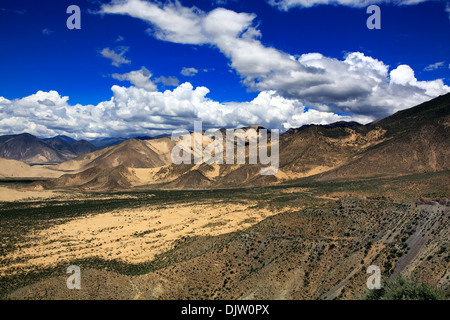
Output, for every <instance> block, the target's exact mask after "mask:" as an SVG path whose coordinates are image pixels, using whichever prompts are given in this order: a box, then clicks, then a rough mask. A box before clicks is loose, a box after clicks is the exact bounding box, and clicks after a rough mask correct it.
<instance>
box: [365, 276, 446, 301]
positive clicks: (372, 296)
mask: <svg viewBox="0 0 450 320" xmlns="http://www.w3.org/2000/svg"><path fill="white" fill-rule="evenodd" d="M363 299H365V300H445V295H444V294H443V293H442V292H440V291H439V290H437V289H435V288H432V287H430V286H427V285H426V284H425V283H423V282H421V281H418V280H417V279H416V278H414V277H413V278H411V279H406V278H404V277H403V276H400V277H398V278H397V279H395V280H394V281H387V282H385V283H384V285H383V286H382V288H381V289H378V290H368V291H367V292H366V293H365V295H364V297H363Z"/></svg>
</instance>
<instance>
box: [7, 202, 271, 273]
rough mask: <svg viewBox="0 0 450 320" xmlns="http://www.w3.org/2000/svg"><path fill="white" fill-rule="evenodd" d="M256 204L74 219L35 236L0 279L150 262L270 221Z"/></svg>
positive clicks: (186, 207) (136, 211)
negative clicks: (105, 263) (60, 268)
mask: <svg viewBox="0 0 450 320" xmlns="http://www.w3.org/2000/svg"><path fill="white" fill-rule="evenodd" d="M255 205H256V203H252V202H247V203H242V204H231V205H230V204H229V203H221V202H218V203H204V204H194V203H185V204H181V205H178V204H177V205H171V206H167V207H162V206H148V207H141V208H136V209H126V210H120V211H111V212H107V213H101V214H92V215H90V216H86V217H82V218H77V219H75V220H71V221H68V222H66V223H63V224H60V225H56V226H54V227H51V228H49V229H45V230H42V231H40V232H37V233H35V234H28V235H27V236H26V237H25V239H24V241H23V243H22V244H21V245H19V249H18V250H16V251H14V252H12V253H10V254H8V255H7V256H6V257H5V258H6V259H8V260H9V261H12V263H9V264H8V265H3V266H1V267H0V275H9V274H14V273H15V271H17V270H22V271H23V270H27V269H34V268H35V267H47V266H52V265H55V264H57V263H61V262H67V263H70V261H71V260H75V259H82V258H88V257H100V258H103V259H120V260H122V261H126V262H129V263H140V262H146V261H151V260H152V259H153V258H154V257H155V255H156V254H159V253H162V252H164V251H167V250H168V249H170V248H171V247H172V246H173V243H174V241H175V240H177V239H180V238H182V237H185V236H196V235H201V236H204V235H219V234H225V233H228V232H233V231H236V230H242V229H245V228H248V227H249V226H251V225H253V224H255V223H257V222H259V221H261V220H262V219H264V218H266V217H268V216H270V215H273V214H274V213H271V212H269V211H268V210H266V209H260V208H258V209H255V208H252V206H255Z"/></svg>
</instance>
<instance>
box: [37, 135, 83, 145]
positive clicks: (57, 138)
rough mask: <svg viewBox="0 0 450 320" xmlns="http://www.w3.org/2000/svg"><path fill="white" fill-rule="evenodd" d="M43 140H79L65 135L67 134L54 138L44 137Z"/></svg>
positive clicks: (67, 141)
mask: <svg viewBox="0 0 450 320" xmlns="http://www.w3.org/2000/svg"><path fill="white" fill-rule="evenodd" d="M42 140H44V141H56V140H58V141H62V142H65V143H75V142H77V140H75V139H73V138H71V137H68V136H65V135H58V136H56V137H53V138H45V139H42Z"/></svg>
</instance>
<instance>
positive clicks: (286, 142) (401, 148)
mask: <svg viewBox="0 0 450 320" xmlns="http://www.w3.org/2000/svg"><path fill="white" fill-rule="evenodd" d="M449 115H450V94H447V95H444V96H440V97H438V98H435V99H433V100H431V101H429V102H426V103H423V104H421V105H418V106H416V107H413V108H410V109H407V110H403V111H399V112H397V113H395V114H394V115H392V116H389V117H387V118H384V119H381V120H378V121H375V122H373V123H370V124H368V125H361V124H359V123H356V122H350V123H349V122H338V123H334V124H330V125H307V126H303V127H300V128H293V129H290V130H288V131H286V132H285V133H284V134H283V135H281V136H280V142H279V148H280V152H279V158H280V166H279V170H278V173H277V174H276V175H274V176H263V175H261V174H260V169H261V167H262V165H260V164H256V165H250V164H248V163H249V161H248V152H247V158H246V162H245V163H246V164H239V165H238V164H235V165H225V164H223V165H220V164H207V163H205V162H202V163H199V164H182V165H175V164H173V163H172V161H171V151H172V149H173V147H174V146H175V144H176V142H175V141H172V140H171V138H170V137H163V138H159V139H151V140H139V139H129V140H126V141H123V142H121V143H118V144H115V145H112V146H109V147H106V148H103V149H100V150H97V149H96V147H95V146H93V145H92V144H89V143H88V142H86V141H76V142H74V141H72V140H71V139H70V138H68V139H67V138H63V137H59V138H58V137H56V138H53V139H49V140H47V141H43V140H41V139H38V138H36V137H33V136H31V135H28V134H22V135H17V136H3V137H0V156H2V157H4V158H9V159H16V160H22V161H24V162H28V163H43V162H61V161H62V160H67V161H65V162H62V163H60V164H58V165H54V166H50V167H49V168H50V169H51V170H53V171H56V172H60V174H61V177H59V178H57V179H53V180H51V181H46V182H43V183H41V184H42V186H43V187H44V188H49V189H53V188H81V189H87V190H108V189H122V188H133V187H146V186H151V187H152V188H175V189H179V188H224V187H237V186H258V185H269V184H279V183H287V182H291V181H295V180H298V179H302V178H305V177H310V176H313V178H314V179H316V180H334V179H340V178H363V177H374V176H399V175H404V174H411V173H423V172H436V171H443V170H449V169H450V165H449V162H448V161H447V160H448V158H449V150H450V143H449V141H450V140H449V126H450V118H449ZM250 129H252V127H249V128H245V130H250ZM191 136H193V134H191ZM205 147H206V146H205V143H204V144H203V148H205ZM269 148H270V146H269ZM247 149H248V145H247ZM191 152H192V153H193V152H194V151H193V149H192V150H191ZM77 155H78V157H77Z"/></svg>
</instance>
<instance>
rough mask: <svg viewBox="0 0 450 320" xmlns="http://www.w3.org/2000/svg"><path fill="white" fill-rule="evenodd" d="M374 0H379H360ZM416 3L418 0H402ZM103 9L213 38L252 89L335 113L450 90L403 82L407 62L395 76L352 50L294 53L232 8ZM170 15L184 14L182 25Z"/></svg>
mask: <svg viewBox="0 0 450 320" xmlns="http://www.w3.org/2000/svg"><path fill="white" fill-rule="evenodd" d="M350 2H352V1H344V0H343V1H341V2H340V3H342V4H344V3H346V4H350ZM368 2H372V1H364V2H358V3H359V4H361V3H365V4H367V3H368ZM413 2H417V1H403V2H402V3H403V4H412V3H413ZM306 3H309V4H313V3H315V2H314V1H310V2H305V4H306ZM324 3H325V2H324ZM326 3H330V2H326ZM353 5H355V6H357V5H358V4H357V3H354V4H353ZM102 12H103V13H116V14H126V15H130V16H132V17H135V18H139V19H142V20H144V21H146V22H148V23H150V24H151V25H153V26H154V27H155V28H156V30H157V33H155V36H156V37H157V38H158V39H161V40H164V41H170V42H175V43H184V44H210V45H213V46H215V47H217V48H218V49H219V50H220V51H221V52H222V53H223V54H224V55H225V56H226V57H227V58H228V59H229V60H230V66H231V67H232V68H233V69H234V70H235V71H236V72H237V73H238V74H239V75H240V76H241V77H242V81H243V83H244V84H245V85H246V86H248V87H249V88H251V89H253V90H256V91H270V90H275V91H276V93H277V94H278V95H280V96H283V97H285V98H290V99H298V100H299V101H302V102H303V103H305V104H307V105H309V106H314V107H316V108H318V107H319V106H321V105H327V107H328V108H329V109H330V110H333V111H334V112H345V113H355V114H359V115H363V116H371V117H383V116H387V115H389V114H391V113H393V112H396V111H398V110H400V109H404V108H408V107H411V106H414V105H416V104H419V103H421V102H424V101H426V100H429V99H431V98H433V97H435V96H436V95H439V94H444V93H447V92H449V91H450V87H448V86H446V85H444V83H443V81H442V80H439V79H438V80H434V81H428V82H426V81H417V80H415V81H410V82H408V83H405V84H400V83H397V82H396V81H397V80H398V81H401V80H400V78H399V77H400V76H401V75H399V74H398V73H399V72H403V71H405V70H402V68H400V69H399V70H397V71H395V72H394V73H393V74H394V81H391V78H390V73H389V66H388V65H386V64H384V63H383V62H382V61H379V60H377V59H374V58H372V57H369V56H366V55H364V54H363V53H360V52H351V53H348V54H347V55H346V56H345V57H344V59H343V60H339V59H336V58H329V57H325V56H323V55H322V54H320V53H305V54H302V55H291V54H288V53H285V52H283V51H281V50H278V49H276V48H272V47H268V46H265V45H264V44H263V43H262V42H261V41H260V38H261V32H260V31H259V30H258V29H257V27H255V26H254V20H255V18H256V15H254V14H249V13H237V12H234V11H231V10H227V9H224V8H217V9H214V10H212V11H210V12H209V13H206V12H203V11H201V10H199V9H197V8H195V7H192V8H187V7H183V6H182V5H181V4H179V3H178V2H177V3H175V4H167V5H156V4H150V3H148V2H144V1H141V0H128V1H121V2H114V3H112V4H110V5H104V6H103V7H102ZM187 20H188V21H187ZM169 21H180V23H181V27H179V28H178V27H175V26H174V25H176V23H174V24H169ZM188 25H189V26H190V27H188ZM296 56H297V57H298V58H296ZM413 73H414V72H413ZM396 74H397V75H396ZM396 76H397V78H396ZM403 76H406V74H404V75H403ZM411 79H412V78H411ZM414 79H415V77H414Z"/></svg>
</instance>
